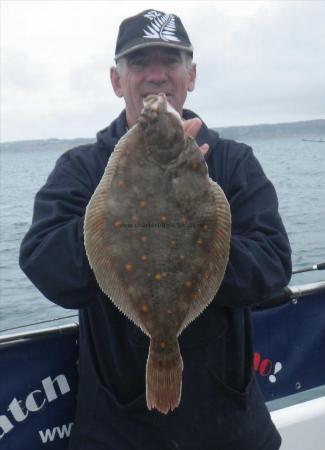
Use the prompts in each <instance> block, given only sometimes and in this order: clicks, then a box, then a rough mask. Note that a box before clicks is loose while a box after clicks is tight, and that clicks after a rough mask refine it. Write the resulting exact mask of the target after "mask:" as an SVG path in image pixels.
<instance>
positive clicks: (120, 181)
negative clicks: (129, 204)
mask: <svg viewBox="0 0 325 450" xmlns="http://www.w3.org/2000/svg"><path fill="white" fill-rule="evenodd" d="M116 185H117V187H119V188H121V187H124V186H125V183H124V181H123V180H118V182H117V183H116Z"/></svg>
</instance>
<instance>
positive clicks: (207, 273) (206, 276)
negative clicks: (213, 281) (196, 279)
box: [203, 272, 209, 280]
mask: <svg viewBox="0 0 325 450" xmlns="http://www.w3.org/2000/svg"><path fill="white" fill-rule="evenodd" d="M203 276H204V278H205V279H206V280H208V279H209V272H204V274H203Z"/></svg>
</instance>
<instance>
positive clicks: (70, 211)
mask: <svg viewBox="0 0 325 450" xmlns="http://www.w3.org/2000/svg"><path fill="white" fill-rule="evenodd" d="M192 54H193V48H192V46H191V43H190V41H189V38H188V36H187V33H186V31H185V29H184V27H183V25H182V23H181V21H180V19H179V18H178V17H177V16H175V15H167V14H164V13H161V12H159V11H151V10H148V11H144V12H142V13H141V14H139V15H137V16H134V17H131V18H129V19H126V20H125V21H123V22H122V24H121V26H120V30H119V35H118V39H117V45H116V55H115V59H116V63H117V64H116V67H114V68H112V69H111V82H112V86H113V88H114V91H115V93H116V94H117V95H118V96H119V97H123V98H124V101H125V111H123V112H122V113H121V115H120V116H119V117H118V118H117V119H116V120H114V121H113V122H112V123H111V125H110V126H109V127H107V128H106V129H104V130H103V131H101V132H99V133H98V135H97V143H95V144H91V145H86V146H82V147H78V148H75V149H72V150H70V151H68V152H67V153H65V154H64V155H62V156H61V157H60V158H59V160H58V162H57V164H56V166H55V168H54V170H53V172H52V173H51V174H50V176H49V178H48V180H47V182H46V184H45V186H44V187H43V188H42V189H41V190H40V191H39V192H38V194H37V195H36V199H35V209H34V217H33V224H32V226H31V228H30V230H29V231H28V233H27V235H26V237H25V238H24V240H23V242H22V246H21V255H20V264H21V267H22V269H23V270H24V271H25V273H26V274H27V276H29V277H30V279H31V280H32V281H33V282H34V284H35V285H36V286H37V287H38V288H39V289H40V290H41V291H42V292H43V294H44V295H45V296H47V297H48V298H49V299H50V300H51V301H53V302H55V303H57V304H59V305H62V306H63V307H65V308H78V309H79V311H80V312H79V316H80V358H79V378H80V382H79V392H78V404H77V412H76V420H75V425H74V429H73V434H72V437H71V441H70V447H69V448H70V450H104V449H105V450H140V449H141V450H168V449H182V450H276V449H278V448H279V447H280V443H281V439H280V436H279V434H278V432H277V431H276V429H275V427H274V425H273V424H272V422H271V420H270V416H269V413H268V411H267V410H266V407H265V405H264V401H263V398H262V396H261V394H260V392H259V390H258V388H257V385H256V381H255V379H254V376H253V373H252V338H251V324H250V309H249V308H250V307H251V306H252V305H254V304H256V303H260V302H261V301H262V300H263V298H264V297H265V296H267V295H268V294H269V293H270V292H271V291H273V290H275V289H279V288H281V287H283V286H285V285H286V284H287V283H288V281H289V278H290V274H291V260H290V247H289V243H288V239H287V235H286V232H285V230H284V227H283V224H282V222H281V219H280V217H279V214H278V204H277V197H276V193H275V191H274V188H273V186H272V184H271V183H270V182H269V180H268V179H267V178H266V177H265V175H264V173H263V171H262V168H261V167H260V165H259V163H258V162H257V160H256V159H255V157H254V155H253V152H252V150H251V149H250V148H249V147H247V146H246V145H244V144H239V143H236V142H233V141H228V140H224V139H220V138H219V137H218V135H217V133H215V132H214V131H212V130H209V129H208V128H207V127H206V125H205V124H204V123H202V122H201V120H200V119H198V118H197V116H196V115H195V114H194V113H192V112H191V111H189V110H185V109H183V104H184V102H185V99H186V95H187V92H188V91H192V90H193V89H194V85H195V76H196V69H195V65H194V64H193V63H192ZM160 92H164V93H165V94H166V96H167V99H168V101H169V102H170V103H171V104H172V106H173V107H174V108H175V109H176V110H177V111H179V113H180V114H182V116H183V118H184V120H185V124H184V128H185V131H186V133H187V134H189V135H192V136H193V137H196V139H197V142H198V144H199V145H200V146H201V150H202V152H203V153H205V158H206V162H207V165H208V169H209V174H210V177H211V178H212V179H214V180H216V181H217V182H218V183H219V185H220V186H221V187H222V188H223V190H224V192H225V194H226V196H227V198H228V201H229V203H230V207H231V213H232V237H231V250H230V260H229V264H228V267H227V271H226V274H225V278H224V281H223V283H222V286H221V289H220V291H219V292H218V294H217V295H216V297H215V298H214V300H213V302H212V303H211V305H210V306H209V307H208V308H207V309H206V310H205V312H204V313H203V314H201V316H200V317H198V318H197V319H196V320H195V321H194V322H193V323H192V324H191V325H189V326H188V328H187V329H185V330H184V332H183V333H182V335H181V337H180V347H181V353H182V357H183V361H184V368H185V369H184V372H183V389H182V400H181V404H180V406H179V407H178V408H177V409H176V410H175V411H173V412H171V413H169V414H167V415H166V416H165V415H163V414H160V413H159V412H157V411H148V409H147V407H146V400H145V365H146V358H147V354H148V338H147V337H146V336H145V335H144V334H143V333H142V332H141V331H140V330H139V329H138V328H137V327H136V326H135V325H133V324H132V323H131V322H130V321H129V320H128V319H126V318H125V317H124V316H123V315H122V314H121V313H120V312H119V311H118V310H117V308H115V306H114V305H113V303H112V302H111V301H109V300H108V299H107V298H106V297H105V295H104V294H103V293H102V292H101V291H100V289H99V287H98V284H97V282H96V280H95V278H94V275H93V272H92V271H91V269H90V267H89V264H88V261H87V257H86V254H85V249H84V243H83V222H84V214H85V208H86V206H87V204H88V202H89V199H90V197H91V196H92V194H93V192H94V190H95V188H96V186H97V185H98V183H99V181H100V179H101V176H102V174H103V171H104V168H105V166H106V164H107V160H108V158H109V156H110V154H111V153H112V151H113V149H114V146H115V145H116V143H117V142H118V140H119V139H120V138H121V137H122V136H123V134H124V133H125V132H126V131H127V129H128V128H129V127H131V126H132V125H133V124H134V123H135V122H136V120H137V118H138V116H139V114H140V111H141V109H142V101H143V98H144V97H145V96H147V95H148V94H152V93H160Z"/></svg>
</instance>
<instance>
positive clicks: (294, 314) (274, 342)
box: [253, 293, 325, 401]
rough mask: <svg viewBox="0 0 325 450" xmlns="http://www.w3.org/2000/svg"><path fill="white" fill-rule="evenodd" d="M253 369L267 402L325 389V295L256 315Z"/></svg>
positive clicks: (307, 298) (307, 297)
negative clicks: (316, 389)
mask: <svg viewBox="0 0 325 450" xmlns="http://www.w3.org/2000/svg"><path fill="white" fill-rule="evenodd" d="M253 325H254V331H255V354H254V368H255V370H256V373H257V379H258V381H259V384H260V387H261V389H262V392H263V394H264V398H265V400H267V401H268V400H274V399H277V398H280V397H284V396H287V395H291V394H295V393H297V392H301V391H305V390H307V389H311V388H313V387H317V386H322V385H325V293H319V294H313V295H308V296H306V297H300V298H299V299H298V300H297V301H296V302H293V303H292V302H291V303H288V304H286V305H283V306H280V307H277V308H273V309H267V310H264V311H263V310H262V311H255V312H254V313H253Z"/></svg>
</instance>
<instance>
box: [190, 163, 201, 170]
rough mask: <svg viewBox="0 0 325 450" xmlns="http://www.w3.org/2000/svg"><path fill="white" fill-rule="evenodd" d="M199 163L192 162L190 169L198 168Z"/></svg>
mask: <svg viewBox="0 0 325 450" xmlns="http://www.w3.org/2000/svg"><path fill="white" fill-rule="evenodd" d="M199 167H200V166H199V164H198V163H197V162H194V163H192V169H193V170H198V169H199Z"/></svg>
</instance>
